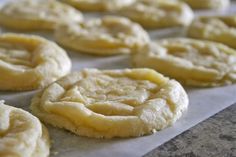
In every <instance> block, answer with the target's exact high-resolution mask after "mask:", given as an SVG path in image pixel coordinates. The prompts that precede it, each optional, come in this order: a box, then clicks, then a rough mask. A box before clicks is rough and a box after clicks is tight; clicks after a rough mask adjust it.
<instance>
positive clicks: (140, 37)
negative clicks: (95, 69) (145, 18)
mask: <svg viewBox="0 0 236 157" xmlns="http://www.w3.org/2000/svg"><path fill="white" fill-rule="evenodd" d="M55 39H56V41H57V42H58V43H60V44H61V45H63V46H65V47H68V48H71V49H74V50H77V51H79V52H84V53H91V54H97V55H112V54H119V53H131V52H133V51H137V50H138V49H141V48H143V47H144V46H146V45H147V44H148V43H149V40H150V39H149V36H148V34H147V32H146V31H145V30H144V29H142V27H141V26H139V25H138V24H135V23H133V22H131V21H130V20H129V19H126V18H123V17H116V16H104V17H102V18H96V19H91V20H89V21H84V22H82V23H69V24H66V25H61V26H59V27H58V28H57V29H56V31H55Z"/></svg>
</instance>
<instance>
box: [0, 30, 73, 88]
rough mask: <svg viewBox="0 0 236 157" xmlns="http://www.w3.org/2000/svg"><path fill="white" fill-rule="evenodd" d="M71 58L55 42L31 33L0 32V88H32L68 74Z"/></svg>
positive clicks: (39, 86)
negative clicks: (0, 33)
mask: <svg viewBox="0 0 236 157" xmlns="http://www.w3.org/2000/svg"><path fill="white" fill-rule="evenodd" d="M70 69H71V61H70V59H69V57H68V56H67V54H66V52H65V51H64V50H63V49H61V48H60V47H59V46H57V45H56V44H55V43H53V42H51V41H48V40H46V39H44V38H41V37H38V36H32V35H23V34H13V33H7V34H2V35H0V74H1V77H0V90H11V91H20V90H32V89H37V88H41V87H44V86H46V85H48V84H49V83H51V82H53V81H55V80H57V79H58V78H60V77H62V76H64V75H66V74H68V73H69V72H70Z"/></svg>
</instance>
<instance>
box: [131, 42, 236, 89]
mask: <svg viewBox="0 0 236 157" xmlns="http://www.w3.org/2000/svg"><path fill="white" fill-rule="evenodd" d="M132 62H133V64H134V66H135V67H148V68H152V69H155V70H157V71H158V72H160V73H163V74H165V75H167V76H169V77H172V78H175V79H177V80H179V81H181V82H182V83H184V84H187V85H192V86H219V85H225V84H232V83H234V82H236V51H235V50H234V49H231V48H229V47H227V46H225V45H223V44H219V43H215V42H210V41H203V40H194V39H188V38H172V39H171V38H170V39H163V40H160V41H156V43H153V44H152V46H151V48H149V50H147V51H143V52H140V53H136V54H134V55H133V57H132Z"/></svg>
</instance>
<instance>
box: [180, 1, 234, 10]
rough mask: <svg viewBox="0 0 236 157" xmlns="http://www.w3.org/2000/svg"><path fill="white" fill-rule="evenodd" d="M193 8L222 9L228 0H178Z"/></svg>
mask: <svg viewBox="0 0 236 157" xmlns="http://www.w3.org/2000/svg"><path fill="white" fill-rule="evenodd" d="M179 1H182V2H185V3H187V4H188V5H189V6H190V7H191V8H193V9H223V8H226V7H228V6H229V5H230V0H179Z"/></svg>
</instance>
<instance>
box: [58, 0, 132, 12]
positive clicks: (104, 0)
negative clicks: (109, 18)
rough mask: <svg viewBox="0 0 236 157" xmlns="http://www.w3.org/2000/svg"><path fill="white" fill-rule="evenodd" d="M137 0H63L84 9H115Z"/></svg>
mask: <svg viewBox="0 0 236 157" xmlns="http://www.w3.org/2000/svg"><path fill="white" fill-rule="evenodd" d="M134 1H135V0H63V2H65V3H68V4H70V5H72V6H74V7H75V8H77V9H79V10H82V11H115V10H117V9H119V8H121V7H123V6H127V5H130V4H132V3H133V2H134Z"/></svg>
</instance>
